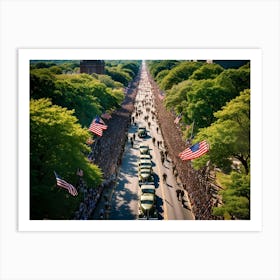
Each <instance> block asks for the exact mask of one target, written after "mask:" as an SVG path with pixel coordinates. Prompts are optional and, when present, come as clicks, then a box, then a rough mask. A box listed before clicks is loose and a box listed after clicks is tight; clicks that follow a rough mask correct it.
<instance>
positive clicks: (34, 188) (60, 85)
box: [30, 61, 139, 219]
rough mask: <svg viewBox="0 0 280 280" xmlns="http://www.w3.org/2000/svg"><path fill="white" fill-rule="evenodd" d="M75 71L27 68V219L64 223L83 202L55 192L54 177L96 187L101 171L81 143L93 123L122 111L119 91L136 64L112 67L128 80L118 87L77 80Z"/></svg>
mask: <svg viewBox="0 0 280 280" xmlns="http://www.w3.org/2000/svg"><path fill="white" fill-rule="evenodd" d="M53 64H54V65H53ZM44 65H45V66H46V67H43V66H44ZM63 65H68V66H67V67H72V68H71V69H72V70H71V73H72V74H63V70H62V68H61V67H64V66H63ZM69 65H70V66H69ZM75 67H76V64H75V63H74V62H63V63H57V62H56V61H48V62H41V61H40V62H34V63H31V65H30V183H31V186H30V203H31V205H30V206H31V207H30V210H31V211H30V217H31V219H43V218H48V219H69V218H71V217H72V214H73V212H74V211H75V210H76V209H77V207H78V205H79V203H80V202H81V200H82V199H83V197H82V194H79V195H78V197H73V196H71V195H70V194H69V193H68V192H67V191H66V190H64V189H61V188H58V187H57V186H56V180H55V176H54V171H56V172H57V173H58V174H59V175H61V176H62V177H63V178H64V179H65V180H66V181H67V182H70V183H71V184H73V185H74V186H75V185H76V183H77V180H78V177H77V175H76V171H77V169H78V168H80V169H82V170H83V171H84V180H85V181H86V182H87V186H88V187H96V186H98V185H99V184H100V183H101V181H102V172H101V170H100V168H99V167H98V166H96V165H94V164H91V163H90V162H89V161H88V159H87V155H88V153H89V152H90V148H89V146H87V145H86V142H87V140H88V139H89V138H91V137H92V136H91V134H90V133H89V132H88V130H87V128H88V126H89V125H90V123H91V121H92V119H93V117H95V116H96V115H100V114H101V113H103V112H105V111H107V112H108V111H109V112H110V111H113V110H115V109H116V108H118V107H119V106H120V105H121V103H122V101H123V99H124V97H125V96H124V86H125V85H127V84H128V83H129V81H131V80H132V79H133V78H134V76H135V75H136V73H137V70H138V68H139V63H138V62H133V61H130V62H127V61H122V62H120V63H119V64H118V66H115V67H116V68H117V69H120V72H121V73H122V72H125V73H126V74H127V81H126V82H123V83H122V82H121V81H119V80H115V79H114V77H112V76H110V75H97V74H92V75H88V74H77V73H74V72H75V71H74V69H75ZM108 67H110V66H108ZM126 67H127V68H126ZM132 67H134V68H133V69H134V70H135V71H134V72H133V71H132V70H130V68H132ZM59 69H60V70H59ZM69 69H70V68H69ZM123 69H128V70H127V71H125V70H123ZM69 71H70V70H69ZM73 73H74V74H73Z"/></svg>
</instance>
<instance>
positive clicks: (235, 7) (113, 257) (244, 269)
mask: <svg viewBox="0 0 280 280" xmlns="http://www.w3.org/2000/svg"><path fill="white" fill-rule="evenodd" d="M0 8H1V15H0V18H1V34H0V35H1V59H0V67H1V82H0V85H1V100H0V105H1V112H0V113H1V153H0V160H1V168H0V172H1V176H0V180H1V189H0V191H1V193H0V199H1V201H0V210H1V212H0V214H1V216H0V229H1V233H0V234H1V236H0V238H1V239H0V241H1V242H0V254H1V255H0V279H1V280H10V279H14V280H22V279H26V280H33V279H34V280H40V279H46V280H49V279H65V280H66V279H67V280H68V279H69V280H71V279H77V280H78V279H79V280H83V279H104V280H105V279H120V280H123V279H124V280H126V279H174V280H175V279H213V280H214V279H221V280H224V279H252V280H258V279H264V280H272V279H273V280H276V279H278V280H279V279H280V270H279V263H280V260H279V239H280V235H279V220H280V219H279V175H278V174H279V148H278V145H279V49H280V46H279V34H280V30H279V14H280V7H279V1H277V0H259V1H253V0H244V1H238V0H237V1H229V0H223V1H210V0H205V1H201V0H196V1H187V0H186V1H156V0H155V1H117V0H115V1H107V0H105V1H63V0H62V1H54V0H50V1H39V0H37V1H25V0H20V1H14V0H9V1H8V0H2V1H1V0H0ZM24 47H25V48H163V47H165V48H246V47H247V48H255V47H259V48H262V50H263V112H260V114H261V113H262V114H263V151H260V153H263V230H262V232H254V233H249V232H232V233H231V232H228V233H223V232H212V233H210V232H187V233H172V232H167V233H156V232H154V233H125V232H120V233H98V232H95V233H78V232H72V233H69V232H68V233H66V232H58V233H55V232H47V233H44V232H42V233H28V232H27V233H22V232H21V233H19V232H17V141H20V139H17V51H16V50H17V48H24ZM260 129H261V124H260ZM253 140H254V139H252V141H253Z"/></svg>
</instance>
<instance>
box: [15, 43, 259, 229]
mask: <svg viewBox="0 0 280 280" xmlns="http://www.w3.org/2000/svg"><path fill="white" fill-rule="evenodd" d="M261 55H262V53H261V50H260V49H19V50H18V97H19V98H18V112H19V114H18V133H19V141H18V151H19V155H18V156H19V159H18V173H19V176H18V201H19V205H18V230H19V231H261V229H262V159H261V153H260V151H261V150H262V141H261V139H262V128H261V123H262V113H261V112H262V90H261V89H262V70H261V69H262V63H261V60H262V59H261ZM44 59H46V60H75V59H77V60H81V59H93V60H94V59H104V60H109V59H118V60H119V59H121V60H125V59H127V60H155V59H158V60H160V59H163V60H165V59H180V60H190V59H197V60H200V59H201V60H204V59H205V60H206V59H213V60H250V61H251V140H252V139H253V141H251V220H246V221H240V220H238V221H216V220H215V221H212V220H200V221H198V220H195V221H174V220H169V221H111V220H106V221H96V220H88V221H74V220H65V221H54V220H41V221H37V220H29V62H30V60H44Z"/></svg>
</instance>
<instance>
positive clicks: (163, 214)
mask: <svg viewBox="0 0 280 280" xmlns="http://www.w3.org/2000/svg"><path fill="white" fill-rule="evenodd" d="M153 98H154V97H153V93H152V90H151V85H150V83H149V81H148V77H147V72H146V69H145V67H143V69H142V73H141V80H140V83H139V87H138V92H137V96H136V100H135V111H134V112H133V114H132V119H133V118H134V122H132V123H131V126H130V127H129V130H128V141H127V143H126V146H125V151H124V154H123V158H122V162H121V166H120V170H119V175H118V179H117V183H116V186H115V187H114V190H113V192H112V193H111V207H110V212H109V214H108V217H107V218H108V219H110V220H134V219H138V208H139V197H140V187H139V184H138V159H139V155H140V152H139V145H140V144H147V145H149V147H150V153H151V155H152V161H153V171H154V174H155V185H156V196H157V209H158V212H159V216H158V218H159V219H164V220H191V219H194V217H193V215H192V212H191V210H190V208H189V207H188V203H187V205H185V206H183V204H182V202H181V201H180V200H178V198H177V196H176V189H181V188H180V185H179V184H178V183H177V182H176V179H175V177H174V175H173V172H172V162H171V160H170V158H169V157H168V155H167V158H166V160H165V161H164V162H163V163H162V161H161V155H160V151H165V148H164V143H163V139H162V135H161V131H160V128H159V126H158V123H157V121H156V118H155V117H154V118H153V114H152V112H153V111H154V106H153V103H154V102H153ZM139 112H142V113H140V114H138V113H139ZM136 113H137V114H136ZM137 115H138V116H137ZM145 117H146V118H147V117H148V119H146V120H145V119H144V118H145ZM148 123H150V127H148ZM139 125H141V126H142V125H145V126H146V128H147V130H148V135H147V137H145V138H139V137H138V136H137V130H138V127H139ZM157 128H158V130H157ZM133 134H135V135H136V138H135V141H134V143H133V146H132V145H131V142H130V140H129V139H130V138H131V137H133ZM153 137H154V138H155V139H156V141H155V144H153V141H152V138H153ZM158 141H159V142H160V141H162V145H158ZM164 173H165V174H166V175H167V180H166V182H163V178H162V175H163V174H164Z"/></svg>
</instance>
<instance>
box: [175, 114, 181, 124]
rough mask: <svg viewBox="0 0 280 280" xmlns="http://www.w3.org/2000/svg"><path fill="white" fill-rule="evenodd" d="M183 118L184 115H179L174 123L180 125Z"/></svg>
mask: <svg viewBox="0 0 280 280" xmlns="http://www.w3.org/2000/svg"><path fill="white" fill-rule="evenodd" d="M181 118H182V115H181V114H180V115H178V116H177V117H176V119H175V120H174V123H175V124H178V123H179V122H180V120H181Z"/></svg>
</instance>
